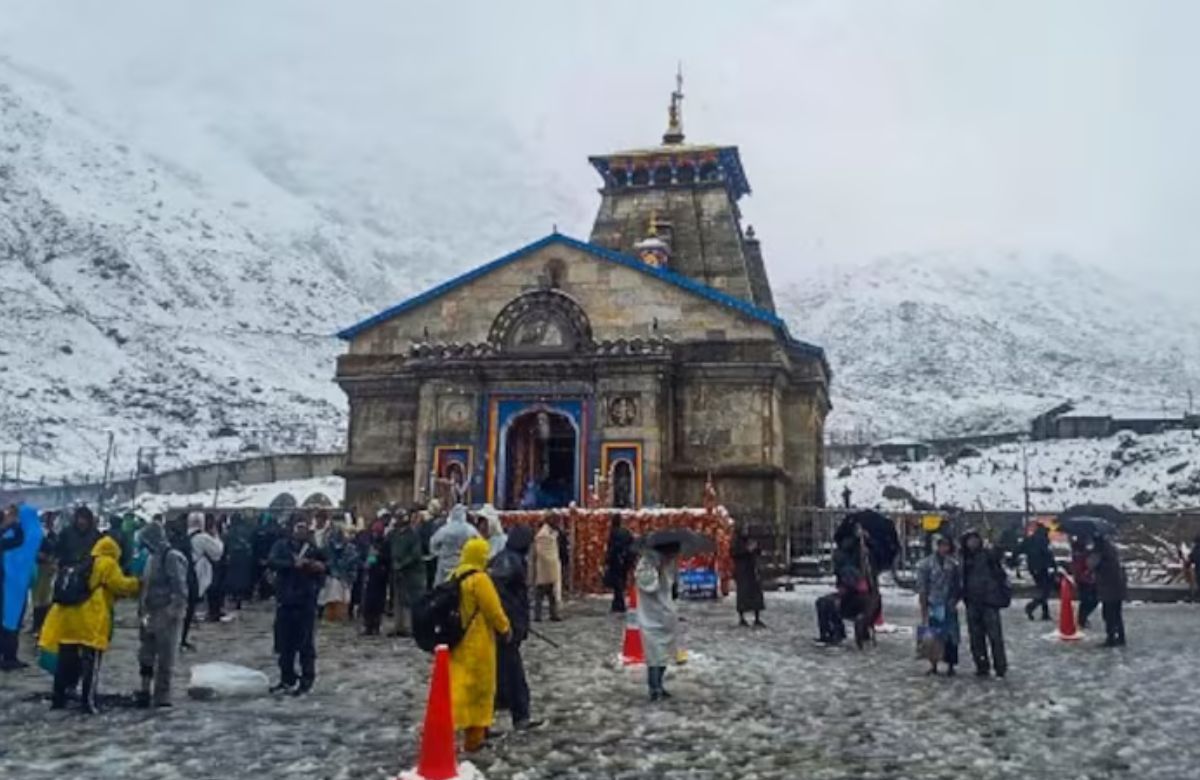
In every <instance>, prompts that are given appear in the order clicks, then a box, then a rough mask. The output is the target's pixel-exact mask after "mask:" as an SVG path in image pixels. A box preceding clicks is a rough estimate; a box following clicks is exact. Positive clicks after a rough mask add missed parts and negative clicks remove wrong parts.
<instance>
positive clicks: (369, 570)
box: [362, 520, 392, 636]
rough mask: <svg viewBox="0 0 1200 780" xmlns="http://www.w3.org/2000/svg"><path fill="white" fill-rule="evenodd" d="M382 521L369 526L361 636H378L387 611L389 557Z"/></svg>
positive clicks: (389, 579) (390, 564) (389, 572)
mask: <svg viewBox="0 0 1200 780" xmlns="http://www.w3.org/2000/svg"><path fill="white" fill-rule="evenodd" d="M385 532H386V528H385V526H384V524H383V522H382V521H380V520H376V521H375V522H374V523H373V524H372V525H371V534H370V542H369V544H368V547H367V557H366V566H364V567H363V568H364V569H365V573H364V574H363V578H364V579H363V595H362V619H363V635H364V636H379V628H380V626H381V625H382V624H383V613H384V611H385V610H386V609H387V597H388V584H389V583H390V581H391V566H392V562H391V556H390V555H389V550H390V547H391V545H389V544H388V540H387V536H386V535H385Z"/></svg>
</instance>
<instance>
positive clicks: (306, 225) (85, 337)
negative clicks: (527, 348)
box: [0, 58, 570, 479]
mask: <svg viewBox="0 0 1200 780" xmlns="http://www.w3.org/2000/svg"><path fill="white" fill-rule="evenodd" d="M229 121H230V122H231V123H232V124H231V125H230V126H227V127H218V128H217V130H216V131H214V132H215V134H216V136H217V139H216V140H217V141H218V142H220V144H222V146H221V148H222V150H223V153H224V155H225V157H224V158H223V159H222V160H221V162H220V164H219V165H218V164H214V165H211V166H205V167H192V166H189V165H188V164H186V163H184V162H180V159H185V160H186V159H188V156H187V155H182V154H181V155H180V157H179V159H176V158H170V159H168V158H166V157H164V156H163V155H161V154H158V153H152V152H149V151H147V150H144V149H139V148H138V147H136V146H135V145H134V144H133V143H132V142H131V141H130V140H129V139H128V138H127V137H126V135H125V134H124V133H122V132H121V131H119V130H117V129H114V128H113V127H111V126H108V125H105V124H104V123H102V122H100V121H97V120H96V119H95V118H94V117H92V116H89V115H85V114H83V113H82V112H81V111H80V110H79V109H77V108H76V107H75V106H74V105H73V103H72V100H71V92H70V90H69V89H68V88H67V87H65V86H63V85H61V84H59V83H57V82H56V81H55V80H53V79H49V78H45V77H43V76H42V75H41V74H39V73H36V72H31V71H28V70H24V69H21V68H19V67H17V66H16V65H14V64H13V63H11V62H9V61H7V60H4V59H3V58H0V270H2V273H0V299H2V300H3V301H4V306H5V316H4V317H2V318H0V387H2V388H3V392H2V393H0V442H3V444H2V445H0V449H3V450H6V451H14V450H16V448H17V441H18V440H20V441H21V442H22V443H23V445H22V447H23V450H24V453H23V464H22V476H23V477H26V478H31V477H32V478H37V477H39V476H43V475H44V476H47V477H55V478H57V477H60V476H70V477H72V478H75V479H78V478H82V477H84V476H85V475H90V476H92V477H98V475H99V474H100V473H101V472H102V469H103V460H104V452H105V449H106V439H107V433H106V432H107V431H110V430H111V431H112V432H113V433H114V436H115V441H116V456H115V460H114V471H115V472H116V473H124V474H128V473H129V472H130V471H131V470H132V469H133V467H134V464H135V459H136V454H137V450H138V448H139V447H147V448H150V447H153V448H156V450H157V451H156V456H157V457H156V461H155V465H156V466H157V467H158V468H159V469H162V468H166V467H169V466H172V465H177V464H180V463H188V462H196V461H199V460H205V459H209V458H212V457H214V456H228V455H232V454H234V453H237V452H239V451H242V450H245V449H246V448H251V447H255V446H262V447H264V448H268V447H269V448H271V449H274V450H276V451H280V450H298V449H301V448H304V447H307V446H316V447H321V448H324V447H329V446H332V445H335V444H336V443H337V442H338V441H339V440H340V439H341V438H342V437H343V436H344V427H345V426H344V417H345V400H344V396H343V395H342V393H341V391H340V390H339V389H338V388H337V387H336V386H335V385H334V384H333V383H332V381H331V380H332V376H333V371H334V358H335V356H336V355H337V353H338V351H339V350H340V348H341V345H340V343H339V342H337V341H336V340H335V339H333V338H332V337H331V334H332V333H334V332H335V331H336V330H338V329H340V328H341V327H344V326H346V325H347V324H349V323H352V322H354V321H355V320H356V319H358V318H360V317H361V316H363V315H365V314H367V313H369V312H372V311H375V310H377V309H378V308H381V307H383V306H385V305H389V304H391V303H394V302H395V301H396V300H397V299H399V298H401V297H404V296H406V295H408V294H411V293H412V292H414V291H415V290H417V289H420V288H422V287H424V286H427V285H428V284H430V283H432V282H433V281H434V280H437V279H441V278H444V277H445V276H446V275H448V274H450V273H453V272H456V271H458V270H461V269H463V268H466V267H468V266H470V265H472V264H474V263H478V262H481V261H482V260H486V259H489V258H490V256H491V255H492V254H493V253H495V252H497V251H498V249H499V248H500V247H504V246H511V245H512V244H514V243H517V242H519V241H525V240H528V239H529V238H530V237H531V236H532V235H534V233H533V232H532V231H533V229H534V226H532V225H530V224H528V223H527V222H524V221H521V220H516V219H511V220H510V219H505V214H504V213H503V208H502V209H500V210H498V211H497V213H496V218H495V220H494V221H490V222H489V221H486V220H484V219H483V214H482V212H480V211H479V210H480V209H483V208H484V204H485V203H489V202H496V201H497V196H498V193H497V192H496V188H502V187H504V186H506V184H507V181H508V180H513V179H515V178H516V177H515V174H513V173H512V172H509V174H507V175H506V174H505V170H506V169H505V168H504V167H503V166H500V168H499V169H498V170H496V171H493V173H494V174H495V176H481V177H479V186H478V187H477V188H475V189H473V190H472V195H471V197H469V198H465V199H459V200H457V201H456V202H455V204H454V206H455V208H454V209H447V208H446V204H438V203H434V202H428V203H426V204H425V205H424V206H423V207H422V208H417V207H416V206H415V205H414V204H413V203H399V204H382V205H380V204H376V205H375V206H371V205H370V204H368V203H361V204H356V203H355V202H354V200H353V198H351V197H350V195H349V194H348V193H347V192H345V191H343V190H341V189H340V187H342V186H346V185H345V182H339V181H338V180H337V179H336V178H334V177H331V176H326V175H325V173H326V172H324V171H322V170H320V169H319V168H318V169H316V170H312V169H305V166H304V160H303V159H301V158H298V157H293V156H290V155H289V151H288V139H287V138H286V136H283V137H281V136H278V135H273V134H272V133H271V132H269V128H263V127H259V128H258V130H259V132H258V133H251V132H250V129H249V128H248V127H242V128H240V130H239V129H238V128H237V127H236V123H235V122H233V120H229ZM419 130H420V128H417V129H416V130H414V131H419ZM239 133H240V135H239ZM207 143H209V144H210V145H211V144H213V143H214V140H213V139H212V138H209V139H207ZM476 146H477V147H478V146H480V145H479V144H476ZM476 153H477V154H485V151H484V150H482V149H479V150H477V152H476ZM193 156H195V155H194V152H193ZM470 160H471V156H470V155H467V160H466V161H464V162H466V163H469V161H470ZM436 164H437V163H436V161H435V160H428V161H425V162H421V161H419V160H418V161H417V162H416V163H414V164H413V165H414V166H415V167H418V168H419V167H420V166H421V165H425V166H426V167H427V168H432V167H434V166H436ZM508 164H510V165H518V164H519V161H518V160H517V159H514V158H513V157H512V156H511V155H510V157H509V161H508ZM310 168H311V166H310ZM409 172H410V173H413V174H414V175H413V180H414V189H413V193H414V194H413V197H414V198H416V197H418V194H419V193H420V191H421V189H420V186H419V185H420V182H421V178H420V177H419V176H417V175H415V174H417V173H419V171H409ZM497 177H498V178H497ZM318 180H325V181H333V182H334V184H332V185H330V186H329V187H327V188H325V189H321V188H319V187H317V186H315V185H314V182H315V181H318ZM527 186H529V187H531V188H532V187H534V186H535V181H528V182H527ZM509 189H510V190H512V191H515V194H516V196H517V197H510V198H509V199H508V200H501V201H500V202H502V203H504V204H505V208H511V209H513V210H514V211H516V210H518V209H519V208H520V200H521V199H522V196H523V195H524V193H522V192H521V189H520V188H519V187H516V188H509ZM544 190H545V191H546V192H547V193H548V194H547V195H546V199H547V201H548V202H552V200H553V192H554V189H553V188H552V187H549V186H547V187H545V188H544ZM239 194H240V195H241V196H242V197H240V198H239V197H237V195H239ZM364 197H366V196H364ZM368 199H369V198H368ZM396 209H400V210H402V211H404V217H403V218H401V217H397V216H396V214H395V210H396ZM527 210H528V212H529V213H530V217H531V218H532V219H537V220H539V223H541V222H544V223H545V224H544V225H543V226H542V227H541V228H540V229H542V230H545V229H547V228H548V227H549V220H548V219H543V217H544V215H545V208H544V207H543V206H542V204H531V205H530V207H529V208H528V209H527ZM563 211H568V212H569V211H570V210H569V209H566V208H564V209H563ZM433 214H439V215H441V216H440V219H430V220H429V224H428V225H426V227H425V228H424V229H423V230H421V231H419V232H418V228H419V227H420V226H419V225H417V224H414V222H413V221H414V220H418V221H419V220H420V219H421V218H422V217H423V216H428V215H433ZM464 217H467V218H470V219H473V220H475V221H477V222H480V223H481V224H485V223H486V224H485V227H481V228H479V229H475V228H473V229H472V230H471V231H466V230H464V229H463V228H462V224H463V223H462V222H460V220H461V219H462V218H464ZM476 217H478V219H476ZM409 230H412V231H414V232H412V233H407V232H406V231H409ZM460 234H465V235H466V236H467V237H461V238H459V239H458V240H456V241H455V240H448V241H442V240H441V237H443V236H446V235H460ZM501 239H506V240H505V241H502V240H501ZM9 457H10V459H11V458H12V456H11V455H10V456H9ZM14 460H15V459H14ZM14 460H10V462H9V470H10V476H11V471H12V469H13V465H14Z"/></svg>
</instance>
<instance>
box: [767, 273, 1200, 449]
mask: <svg viewBox="0 0 1200 780" xmlns="http://www.w3.org/2000/svg"><path fill="white" fill-rule="evenodd" d="M1180 292H1181V293H1183V292H1184V291H1182V290H1181V291H1180ZM777 298H778V302H779V309H780V311H781V313H782V314H783V315H784V316H785V317H787V318H788V319H789V321H790V322H791V323H792V326H793V328H792V329H793V332H795V333H796V334H798V335H800V337H802V338H804V339H806V340H810V341H814V342H816V343H818V344H822V345H824V346H825V347H826V349H827V350H828V352H829V358H830V361H831V363H832V367H833V372H834V387H833V401H834V412H833V414H832V415H831V416H830V419H829V427H830V429H831V430H833V431H837V432H842V433H846V432H858V431H861V432H862V433H863V434H864V435H865V436H866V437H867V438H868V440H874V441H878V440H880V439H883V438H885V437H887V436H890V435H893V434H904V435H909V436H925V437H928V436H931V435H934V434H943V435H944V434H956V433H970V432H984V431H996V430H1012V429H1025V428H1026V427H1027V426H1028V423H1029V419H1030V418H1031V417H1032V416H1034V415H1036V414H1037V413H1039V412H1041V411H1044V410H1045V409H1047V408H1049V407H1051V406H1053V405H1055V404H1057V403H1059V402H1060V401H1062V400H1065V399H1075V400H1077V401H1082V400H1088V399H1090V400H1094V401H1095V402H1096V403H1097V405H1102V406H1103V405H1109V406H1111V407H1115V408H1117V409H1128V408H1139V409H1148V410H1159V409H1163V408H1166V409H1168V410H1170V411H1172V412H1174V413H1179V412H1181V411H1183V410H1185V409H1186V406H1187V401H1188V399H1187V391H1188V389H1189V388H1195V389H1198V390H1200V313H1198V312H1197V311H1196V310H1195V308H1194V307H1192V306H1185V305H1183V304H1182V303H1175V302H1174V301H1170V300H1165V299H1163V298H1162V297H1160V296H1157V295H1155V294H1152V293H1148V292H1145V291H1143V290H1139V289H1137V288H1136V286H1131V285H1130V284H1129V283H1127V282H1125V281H1122V280H1118V279H1116V278H1114V277H1112V276H1110V275H1108V274H1106V273H1104V272H1103V271H1101V270H1099V269H1096V268H1094V267H1091V266H1088V265H1085V264H1083V263H1080V262H1076V261H1074V260H1072V259H1070V258H1067V257H1063V256H1053V257H1034V256H1026V255H1019V254H999V253H998V254H994V255H972V254H970V253H960V254H955V255H953V256H948V255H936V254H934V255H905V256H899V257H890V258H883V259H879V260H876V261H874V262H871V263H867V264H864V265H861V266H858V267H852V268H841V269H825V270H822V271H819V272H818V271H814V273H813V278H812V280H811V282H808V283H806V284H804V285H803V286H791V287H788V288H785V289H782V290H780V292H779V294H778V295H777Z"/></svg>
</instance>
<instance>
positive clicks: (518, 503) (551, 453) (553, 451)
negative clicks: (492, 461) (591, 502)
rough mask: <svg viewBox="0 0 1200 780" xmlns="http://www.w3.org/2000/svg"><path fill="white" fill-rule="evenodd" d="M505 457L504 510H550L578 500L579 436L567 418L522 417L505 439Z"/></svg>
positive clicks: (532, 414) (546, 415) (545, 414)
mask: <svg viewBox="0 0 1200 780" xmlns="http://www.w3.org/2000/svg"><path fill="white" fill-rule="evenodd" d="M504 456H505V458H504V460H505V470H504V475H503V480H504V482H503V488H504V493H503V496H504V498H503V504H504V506H503V508H504V509H550V508H557V507H565V506H567V505H568V504H570V503H571V502H572V501H578V500H579V434H578V432H577V431H576V430H575V426H574V425H573V424H572V423H571V419H570V418H569V417H567V416H566V415H564V414H560V413H557V412H552V411H547V410H538V411H530V412H526V413H525V414H522V415H520V416H519V417H517V418H516V419H515V420H513V421H512V423H511V424H510V425H509V427H508V432H507V434H506V435H505V437H504Z"/></svg>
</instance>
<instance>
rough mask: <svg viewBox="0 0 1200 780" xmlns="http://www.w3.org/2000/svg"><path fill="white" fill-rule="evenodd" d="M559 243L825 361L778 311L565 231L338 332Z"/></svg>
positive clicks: (371, 323)
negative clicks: (743, 320)
mask: <svg viewBox="0 0 1200 780" xmlns="http://www.w3.org/2000/svg"><path fill="white" fill-rule="evenodd" d="M556 244H557V245H563V246H568V247H571V248H572V249H577V250H580V251H582V252H587V253H588V254H590V255H592V256H593V257H596V258H597V259H600V260H604V261H607V262H610V263H616V264H617V265H622V266H625V267H626V268H632V269H633V270H635V271H638V272H639V273H643V274H646V275H647V276H653V277H655V278H656V279H659V280H660V281H663V282H666V283H667V284H671V285H674V286H676V287H679V288H681V289H683V290H686V291H688V292H690V293H692V294H693V295H696V296H698V297H701V298H705V299H707V300H709V301H711V302H713V303H715V304H717V305H720V306H724V307H726V308H729V309H733V310H734V311H736V312H738V313H739V314H741V315H743V316H745V317H749V318H750V319H752V320H758V321H759V322H763V323H766V324H767V325H770V326H771V327H773V328H775V330H776V331H777V332H778V333H779V334H780V335H781V336H783V338H784V339H785V340H786V341H787V342H788V343H789V344H790V345H791V346H794V347H798V348H800V349H802V350H804V351H805V352H809V353H810V354H812V355H814V356H816V357H819V358H820V360H821V361H822V362H823V363H824V362H825V351H824V350H823V349H821V348H820V347H818V346H816V345H813V344H808V343H806V342H803V341H797V340H796V339H793V338H792V336H791V334H790V333H789V332H788V327H787V323H786V322H784V321H783V319H781V318H780V317H779V316H778V315H776V314H773V313H772V312H769V311H767V310H766V309H762V308H759V307H757V306H755V305H753V304H751V303H748V302H746V301H743V300H742V299H740V298H735V297H734V296H732V295H728V294H726V293H723V292H721V291H720V290H715V289H713V288H712V287H709V286H707V285H704V284H701V283H700V282H698V281H696V280H695V279H692V278H691V277H688V276H684V275H682V274H679V273H676V272H674V271H671V270H670V269H667V268H656V267H654V266H652V265H648V264H647V263H645V262H643V261H641V260H639V259H637V258H636V257H630V256H629V255H626V254H622V253H620V252H615V251H613V250H611V249H607V248H605V247H602V246H596V245H595V244H589V243H588V242H586V241H580V240H579V239H577V238H571V237H570V236H565V235H563V234H562V233H557V232H556V233H551V234H550V235H548V236H546V237H544V238H541V239H539V240H537V241H534V242H533V243H532V244H527V245H526V246H523V247H521V248H520V249H518V250H516V251H515V252H510V253H509V254H507V255H504V256H503V257H499V258H497V259H495V260H493V261H491V262H490V263H484V264H483V265H481V266H479V267H477V268H474V269H472V270H470V271H467V272H466V273H464V274H461V275H459V276H456V277H454V278H453V279H450V280H448V281H446V282H443V283H442V284H439V285H438V286H436V287H434V288H432V289H429V290H426V291H425V292H423V293H421V294H419V295H415V296H413V297H412V298H409V299H408V300H405V301H401V302H400V303H398V304H396V305H395V306H392V307H390V308H387V309H384V310H383V311H381V312H379V313H378V314H375V315H373V316H371V317H368V318H366V319H365V320H362V321H361V322H358V323H356V324H354V325H351V326H350V327H348V328H346V329H345V330H342V331H341V332H339V333H338V334H337V337H338V338H339V339H342V340H343V341H349V340H351V339H353V338H354V337H355V336H357V335H359V334H360V333H362V332H363V331H365V330H367V329H369V328H373V327H375V326H376V325H378V324H380V323H382V322H387V321H388V320H390V319H392V318H393V317H396V316H399V315H400V314H403V313H404V312H407V311H411V310H412V309H415V308H417V307H418V306H422V305H424V304H426V303H429V302H430V301H433V300H436V299H437V298H439V297H441V296H442V295H445V294H446V293H448V292H450V291H451V290H454V289H455V288H458V287H461V286H462V285H464V284H467V283H469V282H472V281H474V280H476V279H479V278H480V277H483V276H485V275H487V274H489V273H491V272H492V271H494V270H496V269H497V268H501V267H503V266H505V265H508V264H509V263H512V262H515V261H517V260H520V259H521V258H523V257H527V256H528V255H530V254H532V253H534V252H536V251H538V250H540V249H543V248H545V247H547V246H552V245H556Z"/></svg>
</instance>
